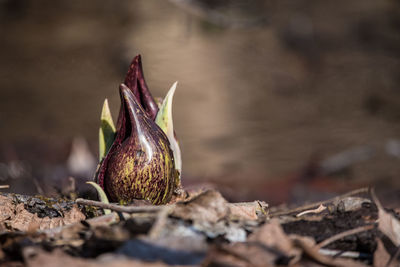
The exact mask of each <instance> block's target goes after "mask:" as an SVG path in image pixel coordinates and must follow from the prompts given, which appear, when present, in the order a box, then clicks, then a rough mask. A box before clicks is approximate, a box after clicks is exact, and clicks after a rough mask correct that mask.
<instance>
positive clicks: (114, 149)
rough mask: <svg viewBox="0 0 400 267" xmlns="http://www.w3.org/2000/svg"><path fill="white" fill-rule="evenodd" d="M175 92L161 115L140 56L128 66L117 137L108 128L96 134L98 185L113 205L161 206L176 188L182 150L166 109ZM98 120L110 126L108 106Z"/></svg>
mask: <svg viewBox="0 0 400 267" xmlns="http://www.w3.org/2000/svg"><path fill="white" fill-rule="evenodd" d="M175 87H176V84H174V86H173V89H171V92H172V93H169V94H167V97H166V99H165V100H164V102H163V104H162V105H161V110H160V111H159V108H158V106H157V104H156V102H155V101H154V99H153V97H152V96H151V94H150V91H149V90H148V87H147V85H146V83H145V81H144V77H143V71H142V67H141V61H140V56H137V57H135V59H134V60H133V61H132V64H131V67H130V69H129V71H128V74H127V76H126V78H125V81H124V83H123V84H121V85H120V88H119V92H120V97H121V108H120V111H119V116H118V122H117V127H116V132H115V133H109V132H107V129H108V130H109V129H112V127H108V128H105V131H103V129H102V128H100V152H101V153H100V158H101V159H102V161H101V162H100V165H99V168H98V171H97V174H96V182H97V183H98V184H99V185H100V186H101V188H103V190H104V191H105V193H106V194H107V196H108V197H109V198H110V200H111V201H123V202H130V201H132V200H133V199H148V200H150V201H152V203H153V204H165V203H167V202H168V201H169V200H170V199H171V197H172V194H173V193H174V190H176V189H179V188H180V166H181V165H180V150H179V145H178V144H177V142H176V139H175V135H174V131H173V128H172V127H173V126H172V118H171V107H170V106H171V103H170V101H172V96H173V92H174V91H175ZM102 114H105V116H104V119H103V115H102V125H109V124H111V126H113V122H112V119H111V116H110V113H109V111H108V105H105V106H104V107H103V113H102ZM156 118H157V120H156ZM155 120H156V121H158V124H159V125H157V122H156V121H155ZM103 122H104V123H103ZM159 126H160V127H161V128H160V127H159ZM106 137H107V138H109V139H110V138H111V139H112V142H109V140H106V139H107V138H106ZM102 138H103V139H104V140H102ZM171 142H172V144H173V146H171ZM171 148H172V149H171ZM102 153H103V154H102ZM174 155H177V158H178V160H179V165H177V164H176V162H175V159H174ZM177 166H179V170H177Z"/></svg>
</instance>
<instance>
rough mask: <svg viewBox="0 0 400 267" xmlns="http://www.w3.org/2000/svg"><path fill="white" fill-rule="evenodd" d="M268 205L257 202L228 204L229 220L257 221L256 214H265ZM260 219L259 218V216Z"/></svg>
mask: <svg viewBox="0 0 400 267" xmlns="http://www.w3.org/2000/svg"><path fill="white" fill-rule="evenodd" d="M267 208H268V204H266V203H264V202H259V201H253V202H244V203H229V210H230V215H229V218H230V219H231V220H249V221H254V220H258V219H259V215H258V213H262V215H264V214H266V213H267V211H266V209H267ZM260 217H261V216H260Z"/></svg>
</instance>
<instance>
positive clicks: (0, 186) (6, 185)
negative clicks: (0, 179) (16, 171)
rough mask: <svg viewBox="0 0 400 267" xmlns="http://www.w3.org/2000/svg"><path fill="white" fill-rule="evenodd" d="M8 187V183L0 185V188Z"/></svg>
mask: <svg viewBox="0 0 400 267" xmlns="http://www.w3.org/2000/svg"><path fill="white" fill-rule="evenodd" d="M7 188H10V186H9V185H8V184H4V185H0V189H7Z"/></svg>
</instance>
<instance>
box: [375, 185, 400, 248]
mask: <svg viewBox="0 0 400 267" xmlns="http://www.w3.org/2000/svg"><path fill="white" fill-rule="evenodd" d="M371 195H372V198H373V200H374V202H375V204H376V206H377V207H378V218H379V224H378V229H379V230H380V231H381V232H382V233H383V234H384V235H386V236H387V237H388V238H389V239H390V240H391V241H392V242H393V244H394V245H395V246H396V247H397V246H399V245H400V222H399V221H398V220H397V219H396V218H395V217H394V216H393V215H392V214H390V213H388V212H386V211H385V210H384V208H383V207H382V205H381V203H380V201H379V200H378V198H377V197H376V195H375V192H374V191H371Z"/></svg>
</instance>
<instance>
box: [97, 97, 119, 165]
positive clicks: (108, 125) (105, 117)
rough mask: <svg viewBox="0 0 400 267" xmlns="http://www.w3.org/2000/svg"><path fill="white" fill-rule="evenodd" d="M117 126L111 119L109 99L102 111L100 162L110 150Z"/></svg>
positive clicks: (105, 101)
mask: <svg viewBox="0 0 400 267" xmlns="http://www.w3.org/2000/svg"><path fill="white" fill-rule="evenodd" d="M115 132H116V130H115V125H114V122H113V119H112V117H111V111H110V108H109V106H108V100H107V98H106V99H105V100H104V104H103V109H102V110H101V124H100V129H99V161H101V160H102V159H103V158H104V157H105V156H106V154H107V152H108V150H109V149H110V147H111V145H112V143H113V141H114V138H115Z"/></svg>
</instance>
